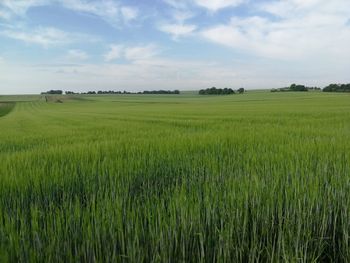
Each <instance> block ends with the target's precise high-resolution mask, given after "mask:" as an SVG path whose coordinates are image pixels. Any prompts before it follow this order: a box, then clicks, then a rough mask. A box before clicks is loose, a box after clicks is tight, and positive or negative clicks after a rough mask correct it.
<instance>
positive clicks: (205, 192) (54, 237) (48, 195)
mask: <svg viewBox="0 0 350 263" xmlns="http://www.w3.org/2000/svg"><path fill="white" fill-rule="evenodd" d="M66 98H68V99H66ZM59 99H60V100H61V102H63V103H55V102H57V99H52V100H50V101H49V102H48V103H47V102H46V100H45V98H44V97H42V96H14V97H8V96H0V262H6V261H11V262H28V261H31V262H349V261H350V239H349V235H350V95H348V94H332V93H328V94H326V93H322V92H305V93H302V92H300V93H292V92H290V93H289V92H288V93H282V92H281V93H270V92H248V93H246V94H243V95H230V96H198V95H196V94H194V93H186V94H182V95H108V96H106V95H105V96H103V95H102V96H76V97H60V98H59ZM15 101H17V102H16V104H14V103H9V102H15ZM4 102H6V103H4ZM8 105H11V107H12V108H11V109H10V110H9V108H8V107H10V106H8ZM1 116H2V117H1Z"/></svg>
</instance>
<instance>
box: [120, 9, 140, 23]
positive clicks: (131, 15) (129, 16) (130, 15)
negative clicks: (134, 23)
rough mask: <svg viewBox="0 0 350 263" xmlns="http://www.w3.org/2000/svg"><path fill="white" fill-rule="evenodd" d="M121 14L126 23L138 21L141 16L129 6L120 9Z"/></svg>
mask: <svg viewBox="0 0 350 263" xmlns="http://www.w3.org/2000/svg"><path fill="white" fill-rule="evenodd" d="M120 12H121V14H122V16H123V18H124V20H125V21H126V22H128V21H131V20H134V19H136V18H137V17H138V15H139V10H138V9H136V8H134V7H129V6H125V7H122V8H120Z"/></svg>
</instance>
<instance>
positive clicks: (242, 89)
mask: <svg viewBox="0 0 350 263" xmlns="http://www.w3.org/2000/svg"><path fill="white" fill-rule="evenodd" d="M237 92H238V93H239V94H243V93H244V92H245V90H244V88H239V89H238V90H237Z"/></svg>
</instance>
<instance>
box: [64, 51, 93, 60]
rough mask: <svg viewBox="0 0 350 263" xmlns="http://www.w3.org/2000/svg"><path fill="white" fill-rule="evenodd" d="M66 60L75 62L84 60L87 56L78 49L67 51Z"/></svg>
mask: <svg viewBox="0 0 350 263" xmlns="http://www.w3.org/2000/svg"><path fill="white" fill-rule="evenodd" d="M68 58H70V59H77V60H86V59H88V58H89V55H88V54H87V53H86V52H84V51H82V50H80V49H71V50H69V51H68Z"/></svg>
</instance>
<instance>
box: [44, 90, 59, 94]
mask: <svg viewBox="0 0 350 263" xmlns="http://www.w3.org/2000/svg"><path fill="white" fill-rule="evenodd" d="M41 94H42V95H48V94H54V95H62V94H63V91H62V90H49V91H46V92H42V93H41Z"/></svg>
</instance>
